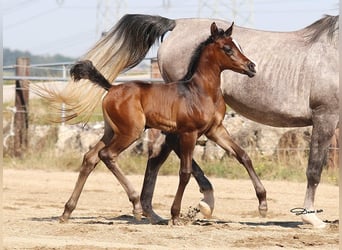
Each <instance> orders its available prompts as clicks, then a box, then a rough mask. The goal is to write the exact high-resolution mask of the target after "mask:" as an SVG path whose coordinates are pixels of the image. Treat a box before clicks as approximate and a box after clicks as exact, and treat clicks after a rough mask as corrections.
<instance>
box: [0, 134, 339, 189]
mask: <svg viewBox="0 0 342 250" xmlns="http://www.w3.org/2000/svg"><path fill="white" fill-rule="evenodd" d="M82 159H83V155H82V154H80V153H75V152H66V153H64V154H63V155H58V154H57V153H56V152H55V150H54V137H53V136H51V137H50V139H49V142H47V145H46V146H45V147H44V148H43V149H41V150H40V151H37V150H31V151H30V150H29V151H28V152H27V153H26V155H25V157H24V158H23V159H17V158H11V157H9V156H8V155H5V156H4V160H3V161H4V166H5V167H6V168H16V169H28V168H29V169H43V170H59V171H79V169H80V166H81V163H82ZM252 161H253V165H254V169H255V171H256V173H257V174H258V176H259V177H260V179H261V180H286V181H295V182H305V181H306V175H305V170H306V166H304V165H295V164H293V165H291V164H288V165H284V164H280V163H279V162H277V160H275V159H272V158H255V159H252ZM197 162H198V163H199V165H200V166H201V168H202V169H203V171H204V173H205V174H206V175H207V176H209V177H211V176H214V177H220V178H227V179H249V176H248V174H247V171H246V170H245V168H244V167H243V166H242V165H241V164H240V163H238V162H237V161H236V160H235V159H233V158H230V157H225V158H224V159H223V160H212V161H201V160H198V161H197ZM118 163H119V166H120V167H121V168H122V170H123V171H124V173H125V174H139V175H143V174H144V172H145V167H146V163H147V155H134V154H132V153H128V152H124V153H123V154H122V155H120V157H119V160H118ZM96 171H108V170H107V169H106V167H105V166H104V164H103V163H102V162H101V163H100V164H99V166H98V167H97V168H96ZM178 172H179V159H178V158H177V157H176V156H175V155H174V154H171V155H170V157H169V158H168V159H167V161H166V162H165V163H164V165H163V166H162V167H161V169H160V171H159V174H160V175H177V174H178ZM322 182H324V183H330V184H333V185H338V184H339V179H338V169H335V170H334V169H329V170H327V169H324V170H323V173H322Z"/></svg>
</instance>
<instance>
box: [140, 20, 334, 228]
mask: <svg viewBox="0 0 342 250" xmlns="http://www.w3.org/2000/svg"><path fill="white" fill-rule="evenodd" d="M338 20H339V16H325V17H323V18H322V19H320V20H318V21H316V22H315V23H313V24H311V25H310V26H308V27H305V28H303V29H300V30H298V31H294V32H269V31H260V30H253V29H247V28H242V27H236V28H235V30H234V32H235V37H236V39H238V40H239V42H240V44H241V46H242V47H243V49H244V51H245V52H246V53H247V54H248V55H249V56H250V57H251V58H252V59H253V58H254V59H255V60H257V65H258V72H259V73H258V74H256V76H255V78H253V79H247V78H244V77H241V76H239V75H237V74H232V73H231V72H229V71H225V72H223V74H222V79H223V83H222V85H221V86H222V87H221V88H222V92H223V95H224V99H225V102H226V103H227V104H228V105H229V106H230V107H231V108H233V109H234V110H235V111H237V112H238V113H240V114H241V115H243V116H245V117H247V118H249V119H251V120H254V121H256V122H259V123H263V124H266V125H270V126H275V127H301V126H309V125H312V127H313V129H312V137H311V144H310V155H309V163H308V167H307V171H306V175H307V191H306V195H305V199H304V209H305V211H306V213H304V214H303V215H302V219H303V221H304V222H305V223H310V224H312V225H313V226H314V227H324V226H325V224H324V223H323V222H322V220H321V219H319V218H318V217H317V216H316V214H315V209H314V198H315V192H316V188H317V186H318V184H319V182H320V177H321V172H322V168H323V164H324V160H325V157H326V154H327V150H328V147H329V144H330V140H331V138H332V136H333V135H334V132H335V129H336V128H337V125H338V119H339V115H338V108H339V86H338V81H339V74H338V71H339V61H338ZM210 22H212V20H205V19H202V20H199V19H178V20H176V26H175V28H174V29H173V30H172V32H171V33H170V34H169V35H168V36H167V38H166V39H165V40H164V42H163V43H162V44H161V46H160V48H159V51H158V62H159V66H160V69H161V73H162V76H163V78H164V79H165V80H166V81H173V80H175V79H179V78H181V77H182V76H183V75H184V73H185V71H186V65H188V62H189V58H190V55H191V51H192V50H193V48H194V47H195V46H196V44H198V43H199V42H200V41H202V40H203V39H204V38H205V37H206V36H207V31H206V27H207V26H208V25H209V23H210ZM216 22H217V23H218V25H220V26H222V27H228V26H229V25H230V23H229V22H225V21H219V20H216ZM187 32H191V33H192V36H191V37H188V38H187V39H186V40H184V39H182V36H183V35H184V33H187ZM175 62H176V63H175ZM169 136H171V135H169ZM143 198H144V197H143V196H142V199H143Z"/></svg>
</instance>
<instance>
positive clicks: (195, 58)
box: [180, 29, 224, 81]
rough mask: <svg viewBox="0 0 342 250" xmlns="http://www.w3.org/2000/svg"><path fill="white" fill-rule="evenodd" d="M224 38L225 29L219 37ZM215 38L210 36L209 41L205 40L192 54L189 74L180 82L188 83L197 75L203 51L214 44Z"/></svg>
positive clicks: (220, 30)
mask: <svg viewBox="0 0 342 250" xmlns="http://www.w3.org/2000/svg"><path fill="white" fill-rule="evenodd" d="M222 36H224V30H223V29H219V37H222ZM214 41H215V38H214V37H213V36H211V35H210V36H209V37H208V38H207V40H205V41H204V42H201V43H200V44H199V45H198V46H197V48H196V49H195V51H194V52H193V53H192V56H191V59H190V63H189V66H188V71H187V73H186V74H185V75H184V76H183V77H182V78H181V79H180V81H187V80H189V79H191V77H192V76H193V74H194V73H195V71H196V69H197V66H198V62H199V58H200V56H201V54H202V50H203V49H204V48H205V47H206V46H207V45H208V44H210V43H212V42H214Z"/></svg>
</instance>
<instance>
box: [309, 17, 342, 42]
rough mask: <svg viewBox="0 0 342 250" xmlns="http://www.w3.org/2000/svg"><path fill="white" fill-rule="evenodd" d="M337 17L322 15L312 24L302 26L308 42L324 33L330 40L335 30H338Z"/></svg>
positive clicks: (317, 38)
mask: <svg viewBox="0 0 342 250" xmlns="http://www.w3.org/2000/svg"><path fill="white" fill-rule="evenodd" d="M338 19H339V15H337V16H330V15H324V17H322V18H321V19H319V20H317V21H316V22H314V23H313V24H311V25H309V26H307V27H306V28H304V30H305V31H307V35H306V38H308V42H309V43H314V42H317V41H318V40H319V39H320V38H321V37H322V36H323V34H325V33H326V35H327V37H328V39H329V40H330V41H332V40H333V38H334V35H335V32H336V31H338V29H339V27H338Z"/></svg>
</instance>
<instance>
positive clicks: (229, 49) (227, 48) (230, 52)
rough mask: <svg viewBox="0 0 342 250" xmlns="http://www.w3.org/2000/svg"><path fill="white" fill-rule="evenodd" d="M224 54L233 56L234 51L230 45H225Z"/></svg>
mask: <svg viewBox="0 0 342 250" xmlns="http://www.w3.org/2000/svg"><path fill="white" fill-rule="evenodd" d="M222 49H223V50H224V52H226V53H227V54H228V55H233V50H232V48H231V47H230V46H229V45H224V46H223V48H222Z"/></svg>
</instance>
